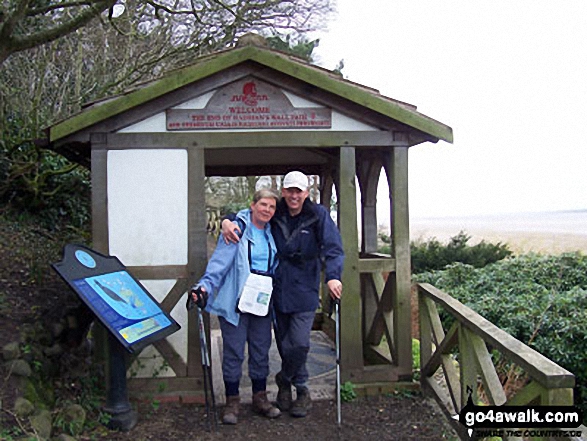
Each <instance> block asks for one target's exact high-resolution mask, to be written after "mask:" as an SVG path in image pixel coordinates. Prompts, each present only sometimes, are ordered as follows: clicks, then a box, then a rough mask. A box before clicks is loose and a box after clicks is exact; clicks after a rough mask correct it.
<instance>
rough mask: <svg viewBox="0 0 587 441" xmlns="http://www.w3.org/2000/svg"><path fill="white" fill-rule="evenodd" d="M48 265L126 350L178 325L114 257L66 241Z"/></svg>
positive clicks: (166, 333) (143, 343)
mask: <svg viewBox="0 0 587 441" xmlns="http://www.w3.org/2000/svg"><path fill="white" fill-rule="evenodd" d="M52 266H53V268H54V269H55V271H57V273H59V275H60V276H61V277H62V278H63V280H65V281H66V282H67V283H68V284H69V286H70V287H71V288H72V289H73V290H74V291H75V292H76V293H77V294H78V295H79V296H80V298H81V299H82V300H83V301H84V303H85V304H86V305H87V306H88V307H89V308H90V309H91V310H92V311H93V312H94V314H95V315H96V317H97V318H98V319H99V320H100V321H101V322H102V323H103V324H104V326H106V328H107V329H108V330H109V331H110V332H111V333H112V334H113V335H114V336H115V337H116V338H117V340H118V341H120V343H122V345H123V346H124V347H125V348H126V349H127V350H128V351H129V352H136V351H138V350H140V349H142V348H144V347H145V346H147V345H149V344H151V343H153V342H154V341H157V340H159V339H161V338H165V337H167V336H168V335H170V334H172V333H174V332H175V331H177V330H178V329H179V328H180V326H179V324H178V323H177V322H176V321H175V320H174V319H173V318H172V317H171V316H170V315H169V314H168V313H166V312H165V311H163V310H162V309H161V306H160V305H159V303H158V302H157V300H155V299H154V298H153V296H152V295H151V294H149V292H148V291H147V290H146V289H145V288H144V286H142V285H141V283H140V282H139V281H138V280H136V279H135V278H134V277H133V276H132V275H131V274H130V273H129V272H128V271H127V270H126V268H125V266H124V265H123V264H122V262H120V260H119V259H118V258H117V257H114V256H105V255H103V254H101V253H98V252H97V251H94V250H92V249H90V248H88V247H85V246H83V245H74V244H68V245H66V246H65V248H64V251H63V260H62V261H61V262H58V263H55V264H53V265H52Z"/></svg>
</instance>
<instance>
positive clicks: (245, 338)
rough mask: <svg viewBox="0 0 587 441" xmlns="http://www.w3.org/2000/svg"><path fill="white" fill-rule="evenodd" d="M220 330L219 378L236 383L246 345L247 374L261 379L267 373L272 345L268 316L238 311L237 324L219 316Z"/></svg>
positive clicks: (241, 370)
mask: <svg viewBox="0 0 587 441" xmlns="http://www.w3.org/2000/svg"><path fill="white" fill-rule="evenodd" d="M218 319H219V322H220V330H221V331H222V378H223V380H224V381H225V382H230V383H233V382H239V381H240V379H241V377H242V372H243V369H242V366H243V361H244V359H245V344H248V352H249V377H250V378H251V379H252V380H264V379H266V378H267V376H268V375H269V348H270V347H271V316H270V315H267V316H266V317H259V316H256V315H253V314H241V316H240V319H239V323H238V326H234V325H232V324H230V323H228V322H227V321H226V320H225V319H224V318H222V317H218Z"/></svg>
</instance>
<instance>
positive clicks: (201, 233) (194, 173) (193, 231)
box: [187, 148, 210, 377]
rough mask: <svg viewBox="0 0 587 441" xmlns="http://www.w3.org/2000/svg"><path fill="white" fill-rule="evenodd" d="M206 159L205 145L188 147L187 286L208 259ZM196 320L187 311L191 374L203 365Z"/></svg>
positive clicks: (204, 268)
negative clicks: (202, 146)
mask: <svg viewBox="0 0 587 441" xmlns="http://www.w3.org/2000/svg"><path fill="white" fill-rule="evenodd" d="M204 162H205V161H204V150H203V149H201V148H191V149H188V271H189V274H188V286H189V285H191V284H193V283H195V282H196V281H197V280H196V279H197V278H199V277H201V276H202V275H203V274H204V272H205V271H206V264H207V263H208V252H207V237H206V236H207V233H206V222H207V218H206V197H205V193H204V185H203V182H204V177H205V173H204V167H205V163H204ZM197 321H198V318H197V314H195V313H193V312H192V313H191V314H188V329H187V344H188V348H187V350H188V376H189V377H192V376H196V375H198V372H199V371H200V370H201V366H202V360H201V353H200V341H199V331H198V323H197ZM208 340H209V336H208ZM208 343H209V341H208ZM209 347H210V346H209Z"/></svg>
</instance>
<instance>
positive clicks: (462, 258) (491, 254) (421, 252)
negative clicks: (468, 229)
mask: <svg viewBox="0 0 587 441" xmlns="http://www.w3.org/2000/svg"><path fill="white" fill-rule="evenodd" d="M470 239H471V236H469V235H467V234H466V233H465V232H464V231H460V232H459V233H458V234H457V235H456V236H453V237H451V238H450V239H449V241H448V243H447V244H443V243H441V242H440V241H438V240H437V239H436V238H432V239H428V240H426V241H421V240H419V241H412V242H411V243H410V253H411V259H412V260H411V263H412V272H413V273H414V274H419V273H423V272H426V271H434V270H441V269H444V268H445V267H446V266H447V265H450V264H452V263H454V262H461V263H464V264H468V265H471V266H473V267H475V268H482V267H484V266H486V265H488V264H490V263H493V262H497V261H499V260H502V259H504V258H506V257H509V256H511V255H512V252H511V251H510V250H509V249H508V246H507V244H502V243H497V244H491V243H488V242H485V241H481V242H479V243H478V244H476V245H469V244H468V243H469V240H470ZM379 240H380V241H381V242H382V243H383V245H382V246H381V247H379V250H378V251H379V252H380V253H384V254H391V239H390V237H389V236H388V235H386V234H380V235H379Z"/></svg>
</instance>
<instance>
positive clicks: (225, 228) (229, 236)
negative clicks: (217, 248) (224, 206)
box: [221, 219, 242, 245]
mask: <svg viewBox="0 0 587 441" xmlns="http://www.w3.org/2000/svg"><path fill="white" fill-rule="evenodd" d="M221 226H222V231H221V233H222V238H223V239H224V242H225V243H226V244H227V245H228V244H229V243H231V242H232V243H238V242H239V241H240V235H241V233H242V231H241V229H240V228H239V226H238V225H237V224H235V223H234V222H231V221H229V220H228V219H224V220H223V221H222V224H221Z"/></svg>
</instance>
